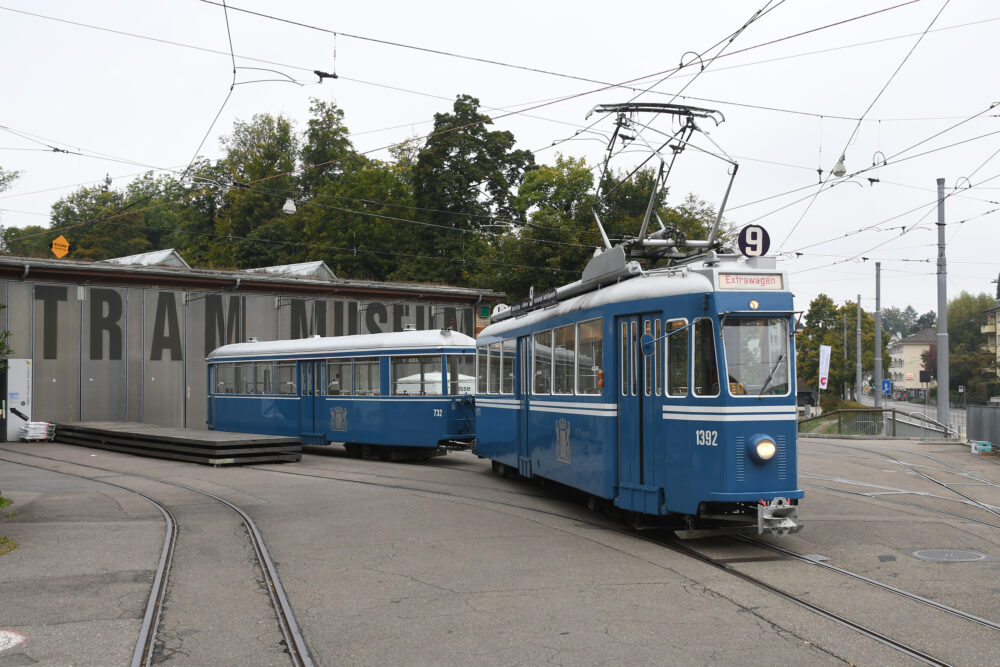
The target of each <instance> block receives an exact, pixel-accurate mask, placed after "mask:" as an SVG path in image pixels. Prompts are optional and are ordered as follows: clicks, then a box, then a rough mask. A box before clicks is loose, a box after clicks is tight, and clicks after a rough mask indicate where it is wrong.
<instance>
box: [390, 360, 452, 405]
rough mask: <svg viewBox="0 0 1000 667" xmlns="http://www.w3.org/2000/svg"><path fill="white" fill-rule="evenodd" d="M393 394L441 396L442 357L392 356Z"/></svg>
mask: <svg viewBox="0 0 1000 667" xmlns="http://www.w3.org/2000/svg"><path fill="white" fill-rule="evenodd" d="M389 376H390V377H391V379H392V395H393V396H440V395H441V393H442V388H441V357H440V356H439V355H422V356H414V357H390V359H389Z"/></svg>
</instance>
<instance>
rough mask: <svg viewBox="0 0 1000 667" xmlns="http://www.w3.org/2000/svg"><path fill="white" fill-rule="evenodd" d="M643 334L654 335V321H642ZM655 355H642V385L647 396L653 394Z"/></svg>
mask: <svg viewBox="0 0 1000 667" xmlns="http://www.w3.org/2000/svg"><path fill="white" fill-rule="evenodd" d="M642 334H643V335H644V336H645V335H646V334H649V337H650V338H652V337H653V323H652V321H650V320H643V321H642ZM653 361H654V359H653V355H651V354H644V355H642V386H643V391H644V392H645V394H646V396H652V395H653V368H655V366H654V364H653Z"/></svg>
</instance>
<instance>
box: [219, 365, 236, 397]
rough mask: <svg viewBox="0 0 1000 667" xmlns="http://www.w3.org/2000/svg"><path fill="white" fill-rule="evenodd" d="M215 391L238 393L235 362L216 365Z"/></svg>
mask: <svg viewBox="0 0 1000 667" xmlns="http://www.w3.org/2000/svg"><path fill="white" fill-rule="evenodd" d="M215 369H216V370H215V393H217V394H235V393H236V382H235V381H236V366H235V365H234V364H216V365H215Z"/></svg>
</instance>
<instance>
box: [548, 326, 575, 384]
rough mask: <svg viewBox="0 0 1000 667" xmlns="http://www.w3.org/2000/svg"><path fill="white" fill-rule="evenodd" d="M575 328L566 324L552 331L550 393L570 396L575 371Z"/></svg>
mask: <svg viewBox="0 0 1000 667" xmlns="http://www.w3.org/2000/svg"><path fill="white" fill-rule="evenodd" d="M575 340H576V327H575V326H574V325H572V324H567V325H566V326H563V327H556V328H555V329H553V330H552V343H553V344H552V366H553V373H552V393H553V394H572V393H573V390H574V389H575V387H574V384H575V383H574V377H573V376H574V371H575V370H576V360H575V359H574V358H573V357H574V355H575V354H576V343H575Z"/></svg>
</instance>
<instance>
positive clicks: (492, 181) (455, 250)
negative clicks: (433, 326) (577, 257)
mask: <svg viewBox="0 0 1000 667" xmlns="http://www.w3.org/2000/svg"><path fill="white" fill-rule="evenodd" d="M492 123H493V121H492V120H490V117H489V116H487V115H485V114H481V113H479V100H477V99H476V98H474V97H470V96H468V95H459V96H458V97H457V99H456V100H455V103H454V105H453V110H452V113H439V114H435V115H434V131H433V132H432V133H431V135H430V136H429V137H428V138H427V141H426V142H425V144H424V146H423V148H422V149H421V150H420V152H419V154H418V155H417V162H416V165H415V167H414V170H413V186H414V203H415V205H416V207H417V212H418V214H419V217H420V219H421V220H422V221H424V222H427V223H429V225H428V226H426V227H422V228H419V229H414V233H413V235H412V237H411V242H410V244H409V246H408V250H410V252H411V253H412V254H413V255H415V257H413V258H411V259H408V260H405V261H404V263H403V265H402V267H401V268H400V269H399V270H398V271H397V272H396V273H395V274H394V277H395V278H400V279H417V280H436V281H441V282H445V283H449V284H453V285H469V284H473V283H475V282H476V281H477V278H478V279H479V280H482V276H481V275H479V276H477V271H478V264H476V263H473V262H467V261H466V260H467V259H478V258H479V257H481V256H482V255H483V254H484V253H485V250H486V248H487V243H486V239H485V238H484V236H483V233H484V232H488V230H489V229H490V225H491V224H494V220H495V219H501V220H513V219H514V218H515V217H516V216H517V214H518V211H517V207H516V206H515V201H514V199H515V194H516V192H517V189H518V187H519V186H520V184H521V181H522V179H523V178H524V175H525V173H526V172H527V171H529V170H530V169H532V168H533V167H534V156H533V155H532V154H531V152H529V151H525V150H515V149H514V135H513V134H511V133H510V132H503V131H499V130H496V131H490V130H488V129H487V126H488V125H492Z"/></svg>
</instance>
